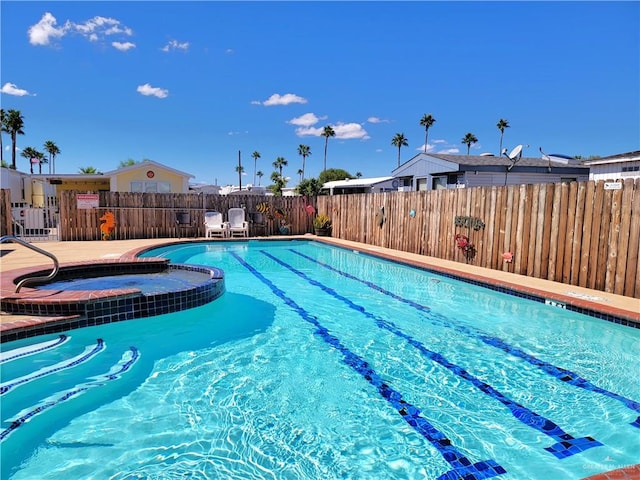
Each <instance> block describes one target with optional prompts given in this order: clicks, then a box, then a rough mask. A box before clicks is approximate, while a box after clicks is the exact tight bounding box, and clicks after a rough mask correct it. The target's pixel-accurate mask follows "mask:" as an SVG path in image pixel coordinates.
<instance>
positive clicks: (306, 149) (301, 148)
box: [298, 145, 311, 180]
mask: <svg viewBox="0 0 640 480" xmlns="http://www.w3.org/2000/svg"><path fill="white" fill-rule="evenodd" d="M298 155H302V176H301V177H300V180H303V179H304V164H305V160H306V159H307V157H308V156H309V155H311V147H310V146H309V145H298Z"/></svg>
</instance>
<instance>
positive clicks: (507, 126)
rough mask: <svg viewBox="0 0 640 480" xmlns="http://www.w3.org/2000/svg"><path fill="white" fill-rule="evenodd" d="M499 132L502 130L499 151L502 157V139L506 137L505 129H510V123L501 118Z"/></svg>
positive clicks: (498, 124)
mask: <svg viewBox="0 0 640 480" xmlns="http://www.w3.org/2000/svg"><path fill="white" fill-rule="evenodd" d="M496 126H497V127H498V130H500V150H499V151H498V155H500V156H502V137H503V136H504V129H505V128H509V122H508V121H507V120H505V119H504V118H501V119H500V120H499V121H498V123H497V125H496Z"/></svg>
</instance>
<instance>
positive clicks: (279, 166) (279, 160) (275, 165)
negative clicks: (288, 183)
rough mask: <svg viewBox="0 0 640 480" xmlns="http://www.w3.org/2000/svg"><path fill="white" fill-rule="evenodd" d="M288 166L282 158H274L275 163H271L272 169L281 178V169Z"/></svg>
mask: <svg viewBox="0 0 640 480" xmlns="http://www.w3.org/2000/svg"><path fill="white" fill-rule="evenodd" d="M288 164H289V162H287V161H286V160H285V159H284V157H278V158H276V161H275V162H273V168H277V169H278V174H279V175H280V176H281V177H282V167H286V166H287V165H288Z"/></svg>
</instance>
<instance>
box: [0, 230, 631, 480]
mask: <svg viewBox="0 0 640 480" xmlns="http://www.w3.org/2000/svg"><path fill="white" fill-rule="evenodd" d="M278 238H280V237H268V238H265V237H260V239H261V240H275V239H278ZM284 238H286V239H292V238H299V239H307V240H317V241H321V242H326V243H329V244H332V245H336V246H340V247H343V248H348V249H351V250H356V251H361V252H364V253H370V254H373V255H377V256H380V257H383V258H387V259H390V260H395V261H400V262H404V263H408V264H412V265H416V266H418V267H422V268H427V269H430V270H433V271H437V272H440V273H443V274H445V275H451V276H456V277H460V278H463V279H467V280H468V281H472V282H478V283H480V284H485V285H489V286H491V287H493V288H496V289H499V290H502V289H504V290H510V291H512V292H517V294H522V295H525V296H527V295H531V296H536V297H541V298H544V299H547V300H549V301H552V302H555V303H557V304H561V305H562V304H564V305H570V306H572V307H573V308H574V309H578V310H581V309H584V310H585V311H588V312H592V313H591V314H593V312H596V314H597V315H600V314H601V315H602V316H603V317H616V318H619V319H622V320H623V321H622V322H621V323H626V324H628V325H634V326H640V299H637V298H630V297H624V296H621V295H614V294H610V293H606V292H601V291H598V290H590V289H587V288H582V287H577V286H574V285H567V284H562V283H557V282H552V281H549V280H543V279H538V278H532V277H526V276H522V275H516V274H513V273H509V272H506V271H498V270H489V269H486V268H480V267H476V266H473V265H468V264H464V263H460V262H452V261H447V260H440V259H437V258H433V257H426V256H423V255H416V254H411V253H406V252H400V251H397V250H391V249H388V248H382V247H374V246H370V245H365V244H361V243H357V242H351V241H346V240H340V239H335V238H331V237H315V236H314V235H304V236H300V237H290V236H289V237H284ZM203 240H204V239H196V240H177V239H170V238H162V239H138V240H113V241H82V242H37V243H34V244H35V245H36V246H38V247H40V248H42V249H44V250H46V251H47V252H49V253H51V254H53V255H55V256H56V258H57V259H58V261H59V262H60V264H61V265H63V264H69V263H78V262H89V263H90V262H92V261H93V262H95V261H105V260H116V261H117V260H118V259H120V260H123V261H124V260H129V259H131V258H133V257H135V255H136V254H137V253H138V252H140V251H142V250H145V249H146V248H149V247H153V246H157V245H162V244H167V243H185V242H192V241H203ZM234 240H239V239H234ZM234 240H217V239H216V240H211V241H223V242H224V241H234ZM51 266H52V262H51V260H50V259H48V258H46V257H44V256H43V255H41V254H39V253H37V252H34V251H32V250H30V249H28V248H26V247H24V246H22V245H19V244H15V243H3V244H1V245H0V284H2V285H4V286H3V288H2V291H1V292H0V294H1V295H2V296H3V297H4V296H5V295H8V294H11V293H12V292H8V291H7V288H6V285H8V284H9V283H11V282H12V281H13V278H14V277H15V276H16V272H18V271H20V273H21V274H23V273H24V272H25V271H28V269H33V270H42V269H43V268H47V267H51ZM36 267H39V268H36ZM23 290H25V291H28V290H30V289H29V288H27V287H25V288H24V289H23ZM63 321H65V319H64V318H60V317H58V318H44V317H33V316H24V315H10V314H6V313H3V312H0V331H2V332H3V333H6V332H9V331H11V330H15V329H22V328H25V327H29V326H31V327H33V326H35V325H41V324H43V323H49V322H63ZM614 479H615V480H632V479H633V480H638V479H640V464H638V465H630V466H627V467H625V468H622V469H619V470H614V471H611V472H607V473H601V474H598V475H595V476H591V477H588V479H585V480H614Z"/></svg>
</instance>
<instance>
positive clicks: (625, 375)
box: [0, 241, 640, 480]
mask: <svg viewBox="0 0 640 480" xmlns="http://www.w3.org/2000/svg"><path fill="white" fill-rule="evenodd" d="M147 255H148V256H152V255H154V256H160V255H162V256H166V257H168V258H170V259H171V260H172V261H173V262H177V263H194V264H203V265H209V266H215V267H218V268H222V269H223V270H224V272H225V278H226V289H227V291H226V293H225V295H223V296H222V297H221V298H220V299H218V300H216V301H215V302H213V303H211V304H209V305H205V306H201V307H197V308H195V309H191V310H187V311H184V312H178V313H173V314H170V315H163V316H158V317H151V318H146V319H144V320H133V321H127V322H120V323H114V324H109V325H102V326H97V327H92V328H86V329H80V330H74V331H71V332H67V333H66V334H65V336H63V337H60V336H59V335H47V336H45V337H38V338H36V339H29V340H22V341H19V342H13V343H11V344H4V345H3V352H2V363H1V364H0V368H1V369H2V382H3V383H2V386H1V387H2V388H1V393H2V397H1V401H2V430H3V432H2V433H0V436H2V438H3V440H2V448H1V452H2V478H15V479H25V478H61V479H62V478H64V479H67V478H89V477H92V478H113V479H124V478H178V477H183V476H184V477H185V478H274V479H288V478H292V479H293V478H295V479H300V478H308V479H317V478H323V479H325V478H371V479H385V478H388V479H397V478H407V479H414V478H415V479H418V478H424V479H437V478H443V479H449V478H461V477H462V476H463V475H467V477H466V478H468V479H473V478H475V479H481V478H492V477H495V478H505V479H520V480H521V479H534V480H535V479H545V480H546V479H580V478H584V477H587V476H589V475H593V474H595V473H598V472H603V471H607V470H612V469H614V468H620V467H623V466H626V465H630V464H635V463H638V462H640V454H638V453H637V452H639V451H640V435H639V430H640V428H639V427H640V421H639V420H638V417H639V416H640V405H639V404H638V403H636V402H637V400H638V399H640V385H639V384H638V381H637V378H638V377H637V374H638V371H637V367H636V366H635V365H636V361H637V358H638V354H639V353H640V348H639V346H638V345H639V340H640V330H638V329H633V328H629V327H625V326H622V325H617V324H614V323H611V322H606V321H603V320H599V319H596V318H591V317H587V316H584V315H580V314H578V313H575V312H571V311H568V310H563V309H560V308H557V307H553V306H549V305H545V304H544V303H537V302H532V301H529V300H525V299H522V298H517V297H514V296H509V295H506V294H502V293H498V292H494V291H490V290H487V289H483V288H481V287H478V286H474V285H471V284H468V283H463V282H459V281H456V280H453V279H451V278H447V277H444V276H440V275H437V274H434V273H431V272H428V271H424V270H419V269H413V268H410V267H407V266H403V265H398V264H394V263H391V262H387V261H381V260H379V259H375V258H373V257H370V256H368V255H363V254H358V253H356V252H352V251H349V250H345V249H339V248H334V247H329V246H326V245H321V244H317V243H315V242H306V241H293V242H266V241H260V242H252V241H249V242H237V243H236V242H234V243H223V242H216V243H213V242H212V243H203V244H191V245H173V246H169V247H165V248H160V249H154V250H153V251H152V252H150V253H149V254H147Z"/></svg>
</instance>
